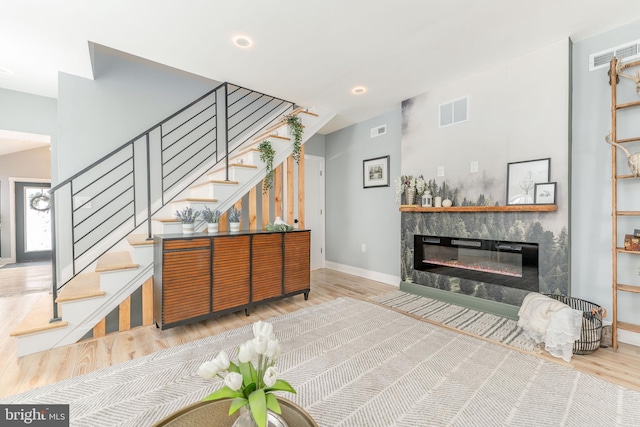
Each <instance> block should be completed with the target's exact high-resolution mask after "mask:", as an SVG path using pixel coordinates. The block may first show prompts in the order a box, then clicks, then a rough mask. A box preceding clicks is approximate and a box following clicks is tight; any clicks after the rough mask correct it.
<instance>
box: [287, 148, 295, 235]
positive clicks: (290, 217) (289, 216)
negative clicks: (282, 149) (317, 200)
mask: <svg viewBox="0 0 640 427" xmlns="http://www.w3.org/2000/svg"><path fill="white" fill-rule="evenodd" d="M294 163H295V161H294V160H293V156H289V157H288V158H287V220H286V221H285V222H287V223H288V224H292V225H293V220H294V219H295V217H294V216H293V201H294V200H295V199H294V194H293V187H294V184H293V173H294V166H293V165H294Z"/></svg>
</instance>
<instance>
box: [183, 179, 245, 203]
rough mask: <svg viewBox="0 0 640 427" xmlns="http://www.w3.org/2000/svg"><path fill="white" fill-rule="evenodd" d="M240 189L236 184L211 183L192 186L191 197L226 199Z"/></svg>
mask: <svg viewBox="0 0 640 427" xmlns="http://www.w3.org/2000/svg"><path fill="white" fill-rule="evenodd" d="M237 189H238V186H237V185H234V184H217V183H215V184H214V183H210V184H206V185H200V186H198V187H194V188H192V189H191V190H190V191H191V197H193V198H194V199H197V198H200V199H218V200H224V199H226V198H228V197H229V196H231V195H232V194H233V193H234V192H235V191H236V190H237Z"/></svg>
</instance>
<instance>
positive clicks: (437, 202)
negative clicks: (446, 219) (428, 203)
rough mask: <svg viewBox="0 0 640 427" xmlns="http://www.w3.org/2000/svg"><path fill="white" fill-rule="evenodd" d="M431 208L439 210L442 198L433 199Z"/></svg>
mask: <svg viewBox="0 0 640 427" xmlns="http://www.w3.org/2000/svg"><path fill="white" fill-rule="evenodd" d="M433 206H434V207H436V208H441V207H442V197H440V196H436V198H435V199H434V202H433Z"/></svg>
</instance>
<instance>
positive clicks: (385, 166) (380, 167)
mask: <svg viewBox="0 0 640 427" xmlns="http://www.w3.org/2000/svg"><path fill="white" fill-rule="evenodd" d="M362 175H363V176H362V187H363V188H374V187H389V185H390V181H389V156H383V157H376V158H374V159H367V160H363V161H362Z"/></svg>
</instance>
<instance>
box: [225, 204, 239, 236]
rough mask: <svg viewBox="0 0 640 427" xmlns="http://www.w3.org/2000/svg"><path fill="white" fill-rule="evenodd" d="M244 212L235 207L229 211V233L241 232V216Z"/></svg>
mask: <svg viewBox="0 0 640 427" xmlns="http://www.w3.org/2000/svg"><path fill="white" fill-rule="evenodd" d="M241 215H242V211H241V210H240V209H237V208H236V207H235V206H231V208H230V209H229V210H228V211H227V217H228V218H229V231H240V216H241Z"/></svg>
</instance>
